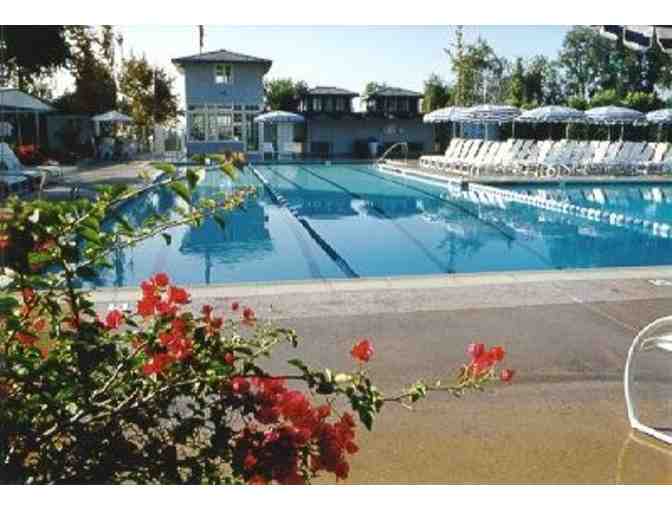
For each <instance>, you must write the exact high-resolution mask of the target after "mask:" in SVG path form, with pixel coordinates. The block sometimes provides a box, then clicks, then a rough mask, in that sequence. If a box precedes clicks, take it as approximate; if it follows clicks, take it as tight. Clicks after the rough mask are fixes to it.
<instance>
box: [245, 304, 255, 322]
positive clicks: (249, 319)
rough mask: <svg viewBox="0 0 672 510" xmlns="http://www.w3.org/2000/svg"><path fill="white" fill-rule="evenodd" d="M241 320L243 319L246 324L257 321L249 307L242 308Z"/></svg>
mask: <svg viewBox="0 0 672 510" xmlns="http://www.w3.org/2000/svg"><path fill="white" fill-rule="evenodd" d="M243 319H245V322H247V323H252V322H254V321H256V320H257V317H256V316H255V315H254V310H252V308H249V307H247V306H246V307H245V308H243Z"/></svg>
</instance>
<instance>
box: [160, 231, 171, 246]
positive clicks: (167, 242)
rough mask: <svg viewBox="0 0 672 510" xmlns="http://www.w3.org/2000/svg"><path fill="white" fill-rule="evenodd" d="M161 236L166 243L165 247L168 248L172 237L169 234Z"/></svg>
mask: <svg viewBox="0 0 672 510" xmlns="http://www.w3.org/2000/svg"><path fill="white" fill-rule="evenodd" d="M161 236H162V237H163V239H164V240H165V241H166V246H170V243H171V242H172V241H173V237H172V236H171V235H170V234H165V233H162V234H161Z"/></svg>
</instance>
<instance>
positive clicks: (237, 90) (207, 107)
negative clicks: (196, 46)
mask: <svg viewBox="0 0 672 510" xmlns="http://www.w3.org/2000/svg"><path fill="white" fill-rule="evenodd" d="M172 62H173V64H175V65H176V66H177V68H178V70H179V71H180V72H181V73H182V74H184V81H185V94H184V97H185V102H186V114H187V119H186V121H187V131H186V145H187V152H188V153H189V154H199V153H216V152H224V151H227V150H231V151H244V152H247V153H250V154H258V152H259V130H258V124H257V123H256V122H254V118H255V117H256V116H257V115H259V114H260V113H261V112H262V111H263V109H264V81H263V80H264V75H265V74H266V73H267V72H268V71H269V69H270V68H271V65H272V63H273V62H272V61H271V60H268V59H265V58H258V57H252V56H250V55H243V54H242V53H234V52H232V51H228V50H224V49H222V50H216V51H210V52H207V53H199V54H197V55H189V56H186V57H180V58H175V59H173V60H172Z"/></svg>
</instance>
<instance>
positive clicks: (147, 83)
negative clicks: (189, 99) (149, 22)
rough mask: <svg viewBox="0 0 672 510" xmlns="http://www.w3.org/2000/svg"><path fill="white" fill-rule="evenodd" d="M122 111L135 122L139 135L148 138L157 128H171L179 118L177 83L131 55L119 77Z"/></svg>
mask: <svg viewBox="0 0 672 510" xmlns="http://www.w3.org/2000/svg"><path fill="white" fill-rule="evenodd" d="M119 92H120V93H121V96H122V97H121V101H120V109H122V110H123V111H125V113H127V114H128V115H130V116H131V117H132V118H133V122H134V125H135V127H136V128H137V131H138V134H139V135H140V136H143V137H147V136H148V135H149V133H150V132H151V130H152V129H153V128H154V126H155V125H157V124H171V123H173V122H174V121H175V120H176V118H177V116H178V102H177V95H176V94H175V92H174V80H173V78H171V77H170V76H169V75H168V73H167V72H166V71H165V70H164V69H161V68H160V67H153V66H151V65H150V64H149V62H148V61H147V59H146V58H145V57H144V56H142V57H136V56H134V55H131V57H130V58H128V59H125V60H124V61H123V63H122V66H121V73H120V75H119Z"/></svg>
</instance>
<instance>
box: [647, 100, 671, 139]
mask: <svg viewBox="0 0 672 510" xmlns="http://www.w3.org/2000/svg"><path fill="white" fill-rule="evenodd" d="M646 120H647V121H648V122H650V123H651V124H658V141H660V137H661V132H662V126H664V125H668V126H669V125H671V124H672V108H664V109H662V110H656V111H653V112H649V113H647V114H646Z"/></svg>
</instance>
